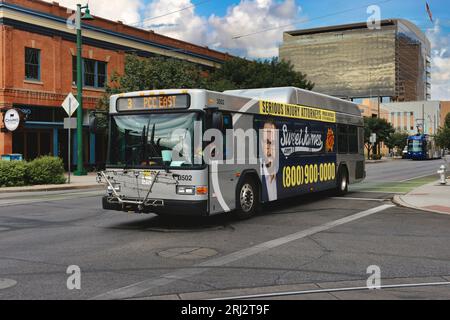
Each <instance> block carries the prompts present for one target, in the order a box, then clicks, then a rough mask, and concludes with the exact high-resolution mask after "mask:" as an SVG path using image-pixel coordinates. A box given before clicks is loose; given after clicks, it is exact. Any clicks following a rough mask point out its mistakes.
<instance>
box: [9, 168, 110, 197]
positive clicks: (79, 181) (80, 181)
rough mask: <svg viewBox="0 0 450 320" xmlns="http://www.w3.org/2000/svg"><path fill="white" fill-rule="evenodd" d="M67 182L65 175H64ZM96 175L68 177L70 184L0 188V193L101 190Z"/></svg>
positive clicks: (102, 186) (93, 173)
mask: <svg viewBox="0 0 450 320" xmlns="http://www.w3.org/2000/svg"><path fill="white" fill-rule="evenodd" d="M65 176H66V181H67V173H66V174H65ZM96 177H97V173H95V172H90V173H89V174H88V175H86V176H74V175H71V176H70V184H68V183H67V182H66V183H65V184H50V185H37V186H24V187H7V188H0V193H13V192H33V191H58V190H75V189H103V188H105V186H104V185H103V184H99V183H97V181H96Z"/></svg>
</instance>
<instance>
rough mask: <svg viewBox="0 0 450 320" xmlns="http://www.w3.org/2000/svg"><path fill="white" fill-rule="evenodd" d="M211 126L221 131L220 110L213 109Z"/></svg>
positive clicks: (221, 117) (221, 118) (221, 115)
mask: <svg viewBox="0 0 450 320" xmlns="http://www.w3.org/2000/svg"><path fill="white" fill-rule="evenodd" d="M211 127H212V128H213V129H217V130H220V131H223V114H222V112H218V111H214V112H213V113H212V115H211Z"/></svg>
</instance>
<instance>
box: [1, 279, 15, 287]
mask: <svg viewBox="0 0 450 320" xmlns="http://www.w3.org/2000/svg"><path fill="white" fill-rule="evenodd" d="M16 284H17V281H15V280H12V279H2V278H0V290H2V289H8V288H11V287H14V286H15V285H16Z"/></svg>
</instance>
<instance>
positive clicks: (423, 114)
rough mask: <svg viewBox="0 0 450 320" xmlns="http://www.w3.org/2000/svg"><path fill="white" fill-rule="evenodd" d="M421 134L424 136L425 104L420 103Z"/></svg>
mask: <svg viewBox="0 0 450 320" xmlns="http://www.w3.org/2000/svg"><path fill="white" fill-rule="evenodd" d="M422 134H425V104H424V103H422Z"/></svg>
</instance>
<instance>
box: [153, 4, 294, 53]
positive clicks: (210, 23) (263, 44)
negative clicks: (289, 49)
mask: <svg viewBox="0 0 450 320" xmlns="http://www.w3.org/2000/svg"><path fill="white" fill-rule="evenodd" d="M168 8H170V9H168ZM183 8H188V9H185V10H182V11H179V12H175V13H172V14H170V15H166V16H163V15H165V14H167V13H168V12H174V11H177V10H181V9H183ZM146 12H147V13H146V16H147V17H158V16H162V17H159V18H156V19H149V20H147V21H145V22H144V26H145V27H146V28H149V29H153V30H154V31H155V32H158V33H161V34H164V35H167V36H169V37H174V38H177V39H182V40H185V41H188V42H192V43H195V44H199V45H206V44H209V46H210V47H212V48H216V47H218V48H220V50H221V51H230V52H232V53H234V54H237V55H240V56H247V57H252V58H268V57H273V56H278V45H279V43H280V42H281V40H282V31H283V29H282V28H278V27H280V26H284V25H289V24H291V23H292V22H293V21H294V20H296V19H297V18H298V14H299V8H298V7H297V5H296V2H295V0H281V1H278V0H241V2H240V3H239V4H237V5H233V6H231V7H229V8H228V10H227V13H226V15H225V16H223V17H221V16H216V15H214V14H213V15H211V16H210V17H209V18H205V17H201V16H199V15H197V14H196V12H195V7H194V4H193V3H192V1H191V0H153V1H151V2H150V4H149V6H148V10H146ZM271 28H277V29H274V30H271V31H267V32H262V33H259V34H256V35H252V36H247V37H242V38H239V39H233V37H235V36H239V35H245V34H248V33H254V32H258V31H261V30H266V29H271ZM288 28H289V27H288Z"/></svg>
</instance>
